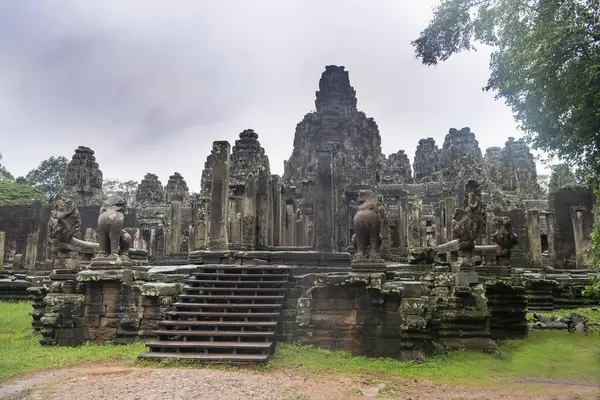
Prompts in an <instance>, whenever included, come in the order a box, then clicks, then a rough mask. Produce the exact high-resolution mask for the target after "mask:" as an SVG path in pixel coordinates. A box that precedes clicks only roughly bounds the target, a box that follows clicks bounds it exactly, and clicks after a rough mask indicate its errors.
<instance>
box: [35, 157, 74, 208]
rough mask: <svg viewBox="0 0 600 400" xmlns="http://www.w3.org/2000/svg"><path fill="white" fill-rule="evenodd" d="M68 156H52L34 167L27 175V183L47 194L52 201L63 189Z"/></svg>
mask: <svg viewBox="0 0 600 400" xmlns="http://www.w3.org/2000/svg"><path fill="white" fill-rule="evenodd" d="M68 164H69V161H68V160H67V158H66V157H63V156H59V157H50V158H48V159H46V160H44V161H42V162H41V163H40V165H39V166H38V167H37V168H36V169H32V170H31V171H29V172H28V173H27V175H26V176H25V180H26V182H27V184H29V185H30V186H32V187H34V188H36V189H38V190H39V191H40V192H42V193H43V194H44V196H46V200H47V201H52V200H53V199H54V198H55V197H56V196H57V195H58V194H59V193H60V192H61V191H62V189H63V186H64V184H65V177H66V176H67V166H68Z"/></svg>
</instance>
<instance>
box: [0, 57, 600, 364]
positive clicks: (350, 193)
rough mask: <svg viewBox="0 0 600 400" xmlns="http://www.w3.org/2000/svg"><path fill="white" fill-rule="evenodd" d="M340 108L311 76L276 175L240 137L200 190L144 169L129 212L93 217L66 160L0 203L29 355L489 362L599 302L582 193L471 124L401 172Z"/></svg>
mask: <svg viewBox="0 0 600 400" xmlns="http://www.w3.org/2000/svg"><path fill="white" fill-rule="evenodd" d="M356 104H357V99H356V91H355V90H354V88H353V87H352V86H351V85H350V80H349V74H348V71H346V70H345V68H344V67H341V66H327V67H326V70H325V72H324V73H323V75H322V77H321V80H320V81H319V90H318V91H317V92H316V100H315V105H316V110H315V111H313V112H310V113H308V114H306V115H305V116H304V118H303V119H302V121H301V122H300V123H299V124H298V125H297V126H296V131H295V136H294V142H293V150H292V154H291V156H290V158H289V160H288V161H286V162H285V166H284V174H283V176H281V177H280V176H278V175H273V174H271V167H270V163H269V159H268V157H267V154H266V152H265V150H264V148H263V147H262V146H261V145H260V142H259V140H258V134H257V133H256V132H255V131H254V130H252V129H245V130H243V131H242V132H241V133H240V134H239V139H238V140H236V141H235V144H234V146H233V147H232V146H231V145H230V143H229V142H227V141H216V142H214V143H213V147H212V151H211V154H210V155H208V157H207V158H206V162H205V164H204V171H203V173H202V180H201V193H200V194H198V195H193V196H192V195H190V194H189V189H188V185H187V183H186V182H185V180H184V178H183V177H182V176H181V175H180V174H178V173H174V174H173V175H172V176H171V177H170V178H169V181H168V182H167V185H166V186H165V187H163V185H162V183H161V182H160V181H159V179H158V177H157V176H156V175H154V174H151V173H148V174H146V176H145V177H144V179H143V180H142V182H141V184H140V185H139V187H138V192H137V195H136V199H137V205H136V207H127V206H126V204H125V203H124V201H122V200H124V199H117V198H109V199H106V202H105V203H104V205H103V206H102V207H98V206H99V205H100V203H96V198H97V196H98V195H99V192H98V191H97V190H96V189H98V187H97V185H96V183H97V182H98V181H97V179H98V177H100V182H101V176H102V175H101V172H100V171H99V169H98V165H97V163H95V159H94V158H93V152H92V151H91V150H89V149H87V148H79V149H78V150H77V151H76V155H75V156H74V157H73V161H72V162H71V164H72V165H70V174H71V178H70V179H69V181H68V185H67V186H66V187H65V193H64V194H63V195H61V196H59V197H58V198H57V199H56V201H55V203H54V204H52V205H44V204H41V203H35V204H32V205H30V206H14V207H0V267H2V266H3V265H4V267H3V268H4V269H3V270H2V271H0V299H12V298H27V297H29V298H30V299H32V300H33V301H34V306H33V311H32V313H31V315H32V329H33V331H34V333H37V334H40V335H41V340H40V342H41V343H42V344H45V345H61V346H73V345H80V344H83V343H104V342H107V341H113V342H115V343H130V342H132V341H134V340H144V341H147V347H148V351H147V352H144V353H143V354H141V355H140V357H141V358H144V359H163V358H182V359H191V360H197V361H202V362H222V361H227V362H264V361H267V360H268V359H269V356H270V355H271V354H272V353H273V351H274V347H275V344H276V343H277V342H278V341H294V342H300V343H305V344H310V345H315V346H319V347H324V348H330V349H341V350H346V351H349V352H351V353H353V354H360V355H366V356H375V357H380V356H384V357H395V358H398V359H402V360H424V359H426V358H427V357H428V356H429V355H430V354H433V353H435V352H438V351H444V350H447V349H453V348H467V349H474V350H481V351H495V350H496V344H495V340H498V339H505V338H518V339H522V338H526V337H527V334H528V325H527V320H526V314H527V312H528V311H534V310H552V309H555V308H576V307H581V306H583V305H586V304H590V303H591V302H594V301H598V299H588V298H584V297H582V296H581V295H580V292H581V289H582V288H583V287H584V286H585V285H586V284H587V283H588V282H589V274H590V273H591V271H590V270H589V269H588V266H589V260H587V259H586V256H585V251H584V250H585V249H586V248H588V247H589V245H590V244H589V236H590V232H591V226H592V224H593V221H594V215H593V212H592V210H593V208H594V206H595V202H596V199H595V197H594V196H593V193H592V192H591V191H590V190H587V189H585V188H564V189H560V190H557V191H555V192H553V193H551V194H550V196H549V197H548V198H546V197H545V196H543V195H542V194H541V193H540V191H539V190H538V187H537V186H536V182H535V180H536V173H535V162H534V161H533V156H532V155H531V152H530V151H529V149H528V148H527V146H526V144H525V143H524V142H523V141H521V140H514V139H511V138H509V140H508V141H507V142H506V144H505V147H504V148H500V147H494V148H489V149H487V150H486V151H485V156H483V155H482V151H481V149H480V148H479V144H478V141H477V139H476V136H475V133H474V132H472V131H471V130H470V129H469V128H462V129H454V128H453V129H450V130H449V132H448V134H447V135H446V137H445V140H444V142H443V145H442V148H438V146H437V145H436V144H435V141H434V140H433V139H432V138H426V139H422V140H420V141H419V144H418V146H417V150H416V153H415V155H414V163H413V165H412V168H411V165H410V159H409V156H408V155H407V154H406V153H405V152H404V151H402V150H399V151H397V152H395V153H393V154H391V155H389V156H388V157H386V156H385V155H384V154H383V153H382V151H381V136H380V134H379V130H378V127H377V124H376V123H375V121H374V120H373V119H372V118H368V117H367V116H366V115H365V113H363V112H360V111H358V110H357V108H356ZM74 176H76V179H74V178H73V177H74ZM94 176H95V177H96V178H95V179H96V181H94V182H96V183H94V185H96V186H94V185H91V186H90V185H89V184H88V183H86V182H92V181H93V179H92V177H94ZM82 177H84V178H82ZM86 185H87V186H86ZM91 187H95V188H96V189H94V190H96V192H94V190H91V189H90V190H88V188H91ZM99 188H100V189H101V185H100V186H99ZM84 195H85V196H87V197H85V196H84ZM100 195H101V193H100ZM84 197H85V198H84ZM117 197H118V196H117ZM111 215H112V219H111V218H109V216H111ZM107 221H109V222H110V221H113V222H115V223H113V222H110V223H108V222H107ZM98 242H99V243H98ZM19 296H20V297H19Z"/></svg>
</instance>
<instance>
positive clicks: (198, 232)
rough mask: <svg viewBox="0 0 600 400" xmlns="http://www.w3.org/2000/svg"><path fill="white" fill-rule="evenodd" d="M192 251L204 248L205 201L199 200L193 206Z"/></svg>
mask: <svg viewBox="0 0 600 400" xmlns="http://www.w3.org/2000/svg"><path fill="white" fill-rule="evenodd" d="M193 218H194V240H193V243H194V250H204V249H205V248H206V199H204V198H202V199H199V200H198V201H197V202H196V203H195V205H194V216H193Z"/></svg>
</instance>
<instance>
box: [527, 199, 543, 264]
mask: <svg viewBox="0 0 600 400" xmlns="http://www.w3.org/2000/svg"><path fill="white" fill-rule="evenodd" d="M527 243H528V245H529V261H530V262H531V266H532V267H534V268H540V267H541V266H542V237H541V233H540V213H539V211H538V210H528V211H527Z"/></svg>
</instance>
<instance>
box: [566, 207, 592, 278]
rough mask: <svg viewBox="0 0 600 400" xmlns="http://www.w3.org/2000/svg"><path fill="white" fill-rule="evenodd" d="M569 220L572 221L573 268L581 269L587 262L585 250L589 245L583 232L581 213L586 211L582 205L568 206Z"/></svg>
mask: <svg viewBox="0 0 600 400" xmlns="http://www.w3.org/2000/svg"><path fill="white" fill-rule="evenodd" d="M569 211H571V221H572V222H573V239H574V240H575V268H577V269H583V268H585V267H586V264H587V257H586V254H585V251H586V250H587V249H588V247H589V240H588V239H587V238H586V237H585V234H584V232H583V213H584V212H585V211H586V209H585V207H583V206H575V207H570V208H569Z"/></svg>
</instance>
